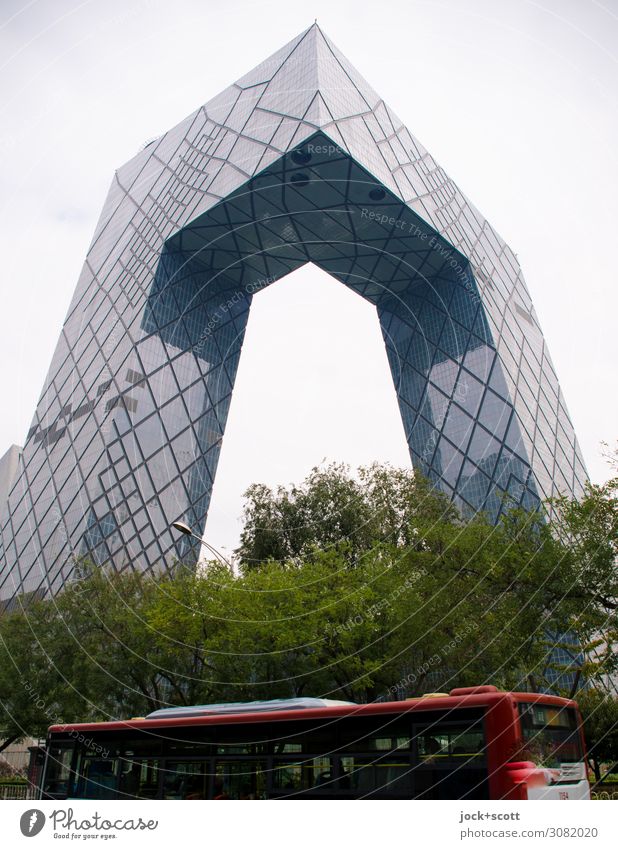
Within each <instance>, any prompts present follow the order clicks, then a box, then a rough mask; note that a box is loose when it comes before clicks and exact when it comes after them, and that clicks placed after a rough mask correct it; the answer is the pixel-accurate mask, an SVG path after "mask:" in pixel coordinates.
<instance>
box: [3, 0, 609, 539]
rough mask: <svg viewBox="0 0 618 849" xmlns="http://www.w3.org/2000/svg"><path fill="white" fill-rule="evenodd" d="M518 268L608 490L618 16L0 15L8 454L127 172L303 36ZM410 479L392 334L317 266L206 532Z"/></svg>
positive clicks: (478, 8)
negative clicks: (379, 100) (314, 496)
mask: <svg viewBox="0 0 618 849" xmlns="http://www.w3.org/2000/svg"><path fill="white" fill-rule="evenodd" d="M316 16H317V18H318V21H319V23H320V25H321V27H322V28H323V29H324V31H325V32H326V33H327V35H329V36H330V38H332V39H333V41H334V42H335V43H336V44H337V46H338V47H339V48H340V49H341V50H342V51H343V53H344V54H345V55H346V56H347V57H348V59H349V60H350V61H351V62H352V63H353V64H354V65H355V66H356V67H357V68H358V70H359V71H360V72H361V73H362V74H363V75H364V76H365V77H366V79H367V80H368V81H369V83H370V84H371V85H372V86H373V87H374V88H375V89H376V90H377V91H378V92H379V93H380V94H381V96H382V97H383V98H384V99H385V100H386V102H387V103H388V104H389V105H390V106H391V108H392V109H393V110H394V111H395V112H396V113H397V114H398V115H399V117H400V118H401V119H402V120H403V121H404V122H405V123H406V125H407V126H408V128H409V129H410V131H411V132H412V133H413V134H414V135H415V136H416V137H417V138H418V139H419V140H420V141H421V142H422V143H423V144H424V145H425V146H426V147H427V148H428V149H429V151H430V152H431V153H432V155H433V156H434V157H435V158H436V159H437V160H438V162H439V163H440V164H441V165H442V166H443V167H444V168H445V169H446V171H447V172H448V173H449V175H450V176H451V177H453V178H454V179H455V180H456V181H457V183H458V184H459V186H460V188H461V189H462V190H463V191H464V192H465V193H466V194H467V195H468V197H469V198H470V199H471V200H472V202H473V203H474V204H475V205H476V206H477V207H478V208H479V209H480V210H481V212H482V213H483V214H484V215H485V216H486V217H487V218H488V220H489V221H490V222H491V223H492V224H493V226H494V227H495V228H496V229H497V230H498V232H499V233H500V234H501V236H502V237H503V238H505V239H506V240H507V242H509V244H510V245H511V246H512V248H513V249H514V250H515V252H516V253H517V254H518V257H519V260H520V262H521V264H522V267H523V270H524V274H525V276H526V279H527V283H528V286H529V289H530V292H531V295H532V298H533V301H534V304H535V307H536V310H537V312H538V315H539V318H540V321H541V326H542V328H543V331H544V334H545V337H546V339H547V341H548V343H549V348H550V351H551V354H552V358H553V361H554V365H555V367H556V369H557V372H558V377H559V379H560V382H561V385H562V389H563V391H564V394H565V397H566V400H567V404H568V407H569V410H570V412H571V416H572V418H573V421H574V424H575V429H576V432H577V434H578V437H579V440H580V443H581V445H582V449H583V453H584V457H585V460H586V462H587V464H588V469H589V472H590V475H591V478H592V480H593V481H595V482H600V481H601V480H604V479H606V478H607V477H608V469H607V466H606V464H605V462H604V461H603V460H602V458H601V456H600V442H601V441H602V440H606V441H609V442H613V441H614V440H615V438H616V427H615V423H616V394H617V393H616V381H615V363H616V348H617V344H616V339H617V335H618V334H617V331H616V327H615V325H616V320H615V319H616V306H617V301H618V296H617V294H616V292H617V285H616V283H617V280H616V277H617V275H616V267H615V266H616V261H615V256H614V254H615V251H616V245H617V244H618V240H617V239H616V235H615V224H616V207H617V205H618V202H617V194H616V177H617V174H616V170H617V168H616V158H615V146H616V141H615V140H616V138H617V137H618V132H617V130H618V127H617V124H618V119H617V117H616V116H617V115H618V110H617V109H616V92H617V87H616V77H617V74H616V65H617V62H616V59H617V50H616V45H617V44H618V24H617V21H618V2H617V0H604V3H600V2H594V0H539V2H531V1H530V0H501V2H496V0H442V2H440V0H432V1H431V2H422V0H401V2H399V0H381V2H379V3H378V2H375V0H371V2H367V0H351V2H347V1H344V2H336V1H335V0H328V2H322V1H321V0H318V2H313V3H293V2H290V1H289V0H272V2H268V0H261V2H255V3H252V2H242V0H225V2H222V0H217V2H210V0H205V1H204V0H203V2H197V0H175V2H173V3H170V2H166V0H124V1H123V0H110V2H105V0H98V1H97V0H91V2H81V3H79V2H76V0H45V2H36V0H33V2H27V0H25V2H14V0H2V4H1V5H0V66H1V68H2V73H1V74H0V116H1V119H0V186H1V194H0V242H1V250H2V256H3V262H2V272H1V276H0V285H1V287H2V289H1V300H0V305H1V308H0V363H2V366H1V370H0V398H2V399H3V403H2V416H1V417H0V453H2V452H3V451H4V450H5V449H6V448H8V446H9V445H10V444H11V443H17V444H20V445H21V444H23V441H24V438H25V434H26V431H27V430H28V427H29V426H30V421H31V418H32V415H33V412H34V409H35V406H36V401H37V398H38V396H39V393H40V391H41V388H42V385H43V381H44V379H45V375H46V372H47V368H48V365H49V362H50V360H51V356H52V353H53V350H54V347H55V344H56V340H57V338H58V334H59V332H60V328H61V326H62V322H63V320H64V316H65V313H66V310H67V308H68V305H69V301H70V298H71V295H72V293H73V289H74V287H75V284H76V281H77V277H78V274H79V271H80V268H81V265H82V263H83V260H84V257H85V254H86V250H87V248H88V245H89V242H90V239H91V237H92V233H93V230H94V227H95V224H96V221H97V219H98V216H99V213H100V210H101V207H102V205H103V200H104V198H105V195H106V193H107V189H108V186H109V184H110V182H111V180H112V176H113V172H114V170H115V169H116V168H117V167H119V166H120V165H122V164H123V163H124V162H125V161H126V160H127V159H129V158H130V157H131V156H132V155H133V154H134V153H135V152H136V151H137V150H138V149H139V148H140V147H141V145H142V144H143V142H145V141H146V140H147V139H149V138H152V137H154V136H157V135H160V134H161V133H162V132H164V131H165V130H167V129H169V128H170V127H171V126H173V125H174V124H176V123H177V122H178V121H179V120H181V119H182V118H184V117H185V116H186V115H187V114H189V113H190V112H191V111H192V110H194V109H195V108H197V107H198V106H199V105H200V104H202V103H204V102H206V101H207V100H208V99H209V98H211V97H212V96H213V95H215V94H217V93H218V92H219V91H221V90H222V89H223V88H224V87H225V86H227V85H229V84H230V83H231V82H233V81H234V80H235V79H237V78H238V77H240V76H241V75H242V74H244V73H245V72H246V71H248V70H250V69H251V68H252V67H254V66H255V65H257V64H258V62H260V61H261V60H263V59H265V58H266V57H268V56H269V55H270V54H271V53H273V52H274V51H275V50H277V49H278V48H279V47H281V46H282V45H283V44H284V43H286V42H287V41H289V40H290V39H291V38H293V37H294V36H295V35H296V34H297V33H299V32H300V31H302V30H303V29H305V28H306V27H307V26H309V25H310V24H311V23H312V22H313V19H314V18H315V17H316ZM324 458H326V459H328V460H331V459H337V460H346V461H348V462H350V463H351V464H353V465H358V464H359V463H366V462H371V460H373V459H378V460H390V461H392V462H393V463H395V464H398V465H409V458H408V454H407V449H406V446H405V442H404V436H403V429H402V426H401V423H400V420H399V413H398V410H397V405H396V400H395V394H394V390H393V386H392V383H391V378H390V375H389V372H388V367H387V361H386V356H385V353H384V349H383V345H382V341H381V337H380V334H379V330H378V323H377V318H376V316H375V313H374V311H373V309H372V308H371V307H370V305H369V304H367V303H366V302H364V301H362V300H361V299H360V298H359V297H357V296H355V295H354V294H352V293H351V292H350V291H349V290H347V289H345V288H344V287H343V286H342V285H341V284H338V283H336V282H335V281H334V280H333V279H332V278H329V277H328V276H327V275H325V274H324V273H323V272H320V271H319V270H317V269H316V268H314V267H311V266H305V267H304V268H303V269H301V270H300V271H298V272H296V273H295V274H293V275H291V276H289V277H287V278H285V279H284V280H281V281H279V282H278V283H276V284H274V285H272V286H271V287H270V288H269V289H267V290H266V291H264V292H261V293H260V294H259V295H258V296H257V297H256V298H255V300H254V304H253V310H252V315H251V318H250V322H249V327H248V331H247V336H246V341H245V346H244V349H243V356H242V359H241V364H240V368H239V374H238V379H237V383H236V391H235V395H234V399H233V402H232V406H231V410H230V416H229V421H228V427H227V433H226V437H225V439H224V444H223V450H222V453H221V461H220V465H219V473H218V477H217V482H216V485H215V492H214V495H213V501H212V507H211V514H210V517H209V522H208V526H207V537H208V539H209V541H210V542H211V543H212V544H214V545H215V546H218V547H219V546H221V547H231V546H233V545H235V543H236V540H237V534H238V529H239V523H238V518H239V516H240V512H241V506H242V498H241V494H242V492H243V490H244V489H245V488H246V486H247V485H248V484H249V483H251V482H253V481H263V482H266V483H269V484H276V483H280V482H281V483H287V482H291V481H299V480H300V479H301V478H302V477H303V476H304V475H305V474H306V473H307V472H308V471H309V469H310V468H311V467H312V466H313V465H314V464H316V463H319V462H320V461H321V460H322V459H324Z"/></svg>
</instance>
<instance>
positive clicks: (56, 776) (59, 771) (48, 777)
mask: <svg viewBox="0 0 618 849" xmlns="http://www.w3.org/2000/svg"><path fill="white" fill-rule="evenodd" d="M73 749H74V743H65V744H62V745H56V746H50V747H49V750H48V754H47V767H46V770H45V783H44V785H43V794H44V795H45V796H46V795H50V796H63V797H64V796H66V795H67V792H68V789H69V781H70V777H71V760H72V759H73Z"/></svg>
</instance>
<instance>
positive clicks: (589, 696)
mask: <svg viewBox="0 0 618 849" xmlns="http://www.w3.org/2000/svg"><path fill="white" fill-rule="evenodd" d="M577 701H578V704H579V709H580V711H581V713H582V719H583V722H584V734H585V737H586V744H587V747H588V760H589V762H590V765H591V766H592V769H593V771H594V776H595V779H596V783H597V784H598V783H600V782H602V781H603V780H604V779H605V778H606V777H607V775H608V774H610V773H612V772H615V771H616V769H618V698H617V697H616V696H615V695H613V694H611V693H608V692H607V691H606V690H601V689H593V688H590V689H585V690H582V691H581V692H580V693H579V695H578V699H577ZM604 764H606V765H607V770H606V772H605V775H603V773H602V767H603V765H604Z"/></svg>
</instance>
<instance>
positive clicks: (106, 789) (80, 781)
mask: <svg viewBox="0 0 618 849" xmlns="http://www.w3.org/2000/svg"><path fill="white" fill-rule="evenodd" d="M117 767H118V760H117V758H104V757H102V756H101V754H100V753H99V752H89V751H87V750H86V751H80V752H79V757H78V763H77V770H76V776H75V789H74V791H73V793H72V794H70V795H72V796H73V797H75V798H76V799H115V798H116V797H117V795H118V794H117V791H116V783H117V776H116V773H117Z"/></svg>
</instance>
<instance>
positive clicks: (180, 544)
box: [0, 25, 586, 600]
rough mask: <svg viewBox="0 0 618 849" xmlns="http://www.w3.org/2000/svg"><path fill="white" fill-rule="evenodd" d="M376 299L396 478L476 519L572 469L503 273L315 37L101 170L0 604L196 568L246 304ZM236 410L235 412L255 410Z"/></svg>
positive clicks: (390, 123)
mask: <svg viewBox="0 0 618 849" xmlns="http://www.w3.org/2000/svg"><path fill="white" fill-rule="evenodd" d="M306 262H313V263H315V264H316V265H318V266H320V268H322V269H324V270H326V271H327V272H329V273H330V274H332V275H333V277H335V278H336V279H338V280H340V281H341V282H342V283H345V284H346V285H347V286H349V287H351V288H352V289H353V290H354V291H355V292H357V293H358V294H359V295H362V296H363V297H364V298H367V299H368V300H369V301H370V302H371V303H373V304H374V305H375V307H376V310H377V314H378V317H379V320H380V325H381V328H382V333H383V337H384V343H385V345H386V349H387V352H388V358H389V362H390V366H391V370H392V376H393V380H394V384H395V388H396V391H397V397H398V401H399V407H400V410H401V416H402V419H403V424H404V429H405V433H406V438H407V441H408V445H409V448H410V455H411V458H412V461H413V464H414V466H415V468H416V469H419V470H420V471H421V472H423V473H424V474H426V475H427V476H429V478H430V479H431V480H432V481H433V482H434V483H435V485H436V486H437V487H439V488H440V489H442V490H443V491H444V492H446V493H448V495H449V496H450V497H451V498H453V499H454V500H455V501H456V502H457V503H458V504H459V506H461V507H462V508H463V509H465V510H481V509H483V510H486V511H488V513H489V514H490V516H491V517H492V518H493V519H495V518H496V517H497V516H498V514H499V511H500V509H501V498H502V496H503V494H504V493H506V494H508V496H509V497H510V498H511V499H512V500H514V501H515V502H516V503H518V504H522V505H524V506H527V507H528V506H532V505H534V504H535V503H538V500H539V499H540V498H544V497H546V496H550V495H552V494H556V493H557V492H563V493H567V494H571V493H577V492H578V491H579V490H580V488H581V486H582V483H583V482H584V480H585V478H586V471H585V468H584V464H583V461H582V458H581V454H580V451H579V448H578V445H577V442H576V439H575V435H574V432H573V427H572V424H571V421H570V419H569V416H568V413H567V411H566V407H565V404H564V399H563V397H562V394H561V392H560V388H559V385H558V380H557V378H556V374H555V371H554V368H553V365H552V363H551V360H550V358H549V354H548V351H547V346H546V345H545V342H544V340H543V335H542V333H541V330H540V327H539V323H538V320H537V317H536V315H535V312H534V309H533V307H532V302H531V299H530V295H529V294H528V290H527V288H526V285H525V283H524V279H523V276H522V273H521V270H520V268H519V264H518V262H517V259H516V257H515V255H514V254H513V252H512V251H511V249H510V248H509V247H508V246H507V245H506V244H505V243H504V241H503V240H502V239H501V238H500V237H499V236H498V235H497V234H496V233H495V231H494V230H493V229H492V228H491V226H490V225H489V224H488V223H487V221H485V219H484V218H483V217H482V215H481V214H480V213H479V212H478V211H477V210H476V209H475V208H474V207H473V206H472V205H471V204H470V203H469V202H468V201H467V199H466V198H465V197H464V195H463V194H462V193H461V192H460V190H459V189H458V188H457V186H456V185H455V184H454V183H453V182H452V181H451V180H450V179H449V177H448V176H447V175H446V173H445V172H444V171H443V170H442V168H441V167H440V166H438V165H437V164H436V162H435V161H434V160H433V159H432V157H431V156H430V154H429V153H428V152H427V151H426V150H425V149H424V148H423V147H422V145H421V144H419V142H418V141H416V139H415V138H414V137H413V136H412V135H411V134H410V133H409V132H408V130H407V129H406V128H405V127H404V126H403V124H402V123H401V121H400V120H399V118H397V116H396V115H395V114H394V113H393V112H392V111H391V110H390V109H389V108H388V107H387V106H386V104H385V103H384V102H383V101H382V100H381V98H380V97H379V96H378V95H377V94H376V93H375V92H374V91H373V90H372V89H371V87H370V86H369V85H368V84H367V83H366V82H365V80H364V79H363V78H362V77H361V76H360V74H359V73H358V72H357V71H356V70H355V69H354V68H353V67H352V65H350V63H349V62H348V61H347V59H346V58H345V57H344V56H343V55H342V54H341V53H340V52H339V50H338V49H337V48H336V47H335V46H334V45H333V44H332V42H331V41H330V40H329V39H328V38H327V37H326V36H325V35H324V33H323V32H322V31H321V30H320V29H319V27H318V26H317V25H314V26H312V27H310V28H309V29H308V30H306V31H305V32H303V33H302V34H301V35H299V36H298V37H297V38H295V39H294V40H293V41H291V42H290V43H289V44H287V45H286V46H285V47H283V48H281V50H279V51H278V52H277V53H275V54H274V55H273V56H272V57H271V58H269V59H267V60H266V61H265V62H263V63H262V64H261V65H259V66H258V67H257V68H255V69H254V70H253V71H251V72H250V73H248V74H246V75H245V76H244V77H242V78H241V79H240V80H238V82H236V83H235V84H234V85H232V86H230V87H229V88H227V89H226V90H225V91H223V92H222V93H221V94H219V95H218V96H217V97H215V98H213V99H212V100H211V101H209V102H208V103H207V104H206V105H205V106H202V107H200V108H199V109H198V110H197V111H196V112H194V113H193V114H192V115H190V116H189V117H188V118H187V119H186V120H184V121H182V122H181V123H180V124H179V125H178V126H176V127H174V128H173V129H172V130H170V131H169V132H168V133H166V134H165V135H163V136H161V138H159V139H157V140H156V141H153V142H151V143H150V144H149V145H148V146H146V147H145V149H144V150H142V151H141V152H140V153H139V154H138V155H137V156H135V157H134V158H133V159H132V160H130V162H128V163H127V164H126V165H125V166H123V167H122V168H120V170H119V171H117V173H116V174H115V176H114V180H113V183H112V186H111V188H110V191H109V195H108V198H107V200H106V202H105V206H104V208H103V212H102V214H101V218H100V221H99V223H98V225H97V228H96V231H95V234H94V238H93V241H92V245H91V246H90V249H89V251H88V255H87V258H86V262H85V264H84V268H83V271H82V273H81V276H80V278H79V281H78V284H77V289H76V291H75V295H74V297H73V300H72V303H71V305H70V308H69V312H68V315H67V318H66V321H65V324H64V327H63V329H62V334H61V337H60V341H59V342H58V346H57V348H56V352H55V354H54V358H53V361H52V364H51V366H50V369H49V374H48V377H47V380H46V383H45V387H44V390H43V394H42V396H41V399H40V401H39V404H38V407H37V410H36V414H35V417H34V420H33V423H32V427H31V428H30V430H29V432H28V436H27V440H26V444H25V446H24V449H23V454H22V456H21V459H20V466H19V470H18V473H17V477H16V480H15V483H14V485H13V488H12V491H11V493H10V495H9V498H8V502H7V505H6V509H5V511H4V514H3V519H2V546H3V550H2V565H1V571H0V598H2V599H5V600H6V599H9V598H10V597H12V596H13V595H14V594H15V593H20V592H21V593H23V592H28V593H30V592H39V593H50V592H52V593H53V592H56V591H58V590H59V589H60V588H61V587H62V585H63V584H64V582H66V581H67V580H68V579H69V578H70V576H71V573H72V570H73V568H74V558H75V557H76V556H77V557H80V556H89V557H91V558H92V559H94V560H95V561H96V562H97V563H101V564H102V563H113V564H114V566H115V567H116V568H123V567H124V566H125V565H130V566H131V567H132V568H137V569H150V568H158V567H163V566H164V565H165V564H166V563H167V564H169V563H171V562H172V561H173V560H174V559H176V558H178V557H182V558H184V559H187V558H189V559H190V558H192V557H196V556H197V547H196V546H191V542H190V540H189V539H188V538H186V537H184V538H181V539H179V538H178V536H177V534H175V533H174V532H172V531H170V525H171V523H172V522H173V521H175V520H178V519H182V520H184V521H185V522H187V523H188V524H189V525H191V526H192V527H194V528H196V529H199V528H201V527H203V526H204V522H205V518H206V515H207V511H208V505H209V500H210V495H211V491H212V485H213V480H214V476H215V472H216V468H217V461H218V457H219V450H220V445H221V439H222V437H223V434H224V431H225V424H226V418H227V413H228V407H229V403H230V398H231V395H232V391H233V388H234V379H235V376H236V369H237V366H238V360H239V357H240V351H241V347H242V341H243V334H244V331H245V327H246V322H247V318H248V316H249V308H250V306H251V300H252V297H253V295H254V294H255V293H256V292H258V291H260V290H261V289H263V288H264V287H265V286H267V285H268V284H269V283H270V282H272V281H274V280H277V279H278V278H280V277H282V276H284V275H286V274H289V273H290V272H292V271H294V270H295V269H297V268H299V267H300V266H301V265H303V264H304V263H306ZM256 412H257V411H256Z"/></svg>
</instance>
